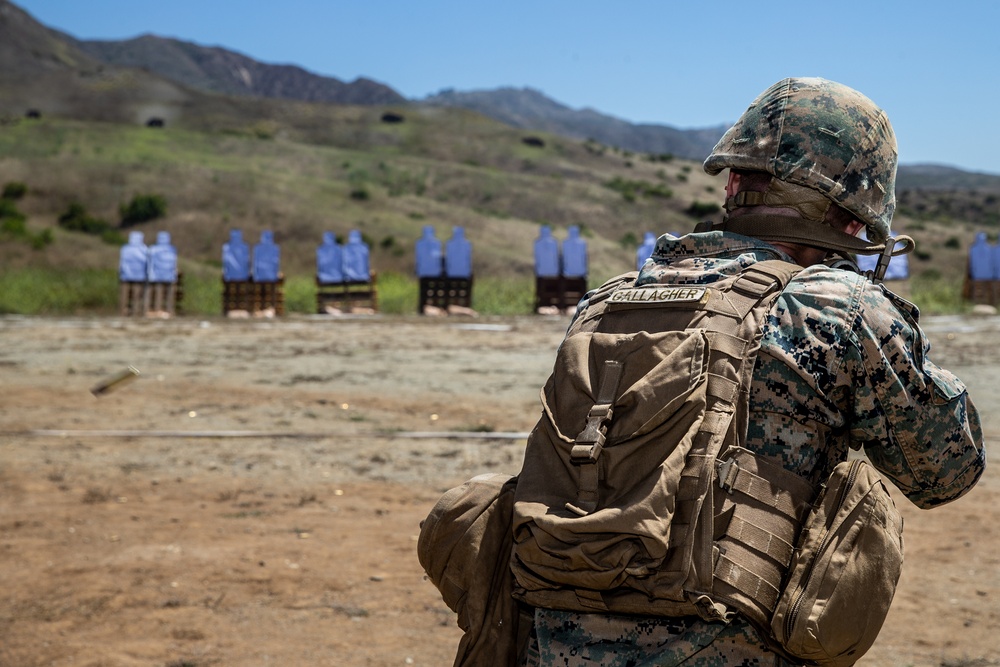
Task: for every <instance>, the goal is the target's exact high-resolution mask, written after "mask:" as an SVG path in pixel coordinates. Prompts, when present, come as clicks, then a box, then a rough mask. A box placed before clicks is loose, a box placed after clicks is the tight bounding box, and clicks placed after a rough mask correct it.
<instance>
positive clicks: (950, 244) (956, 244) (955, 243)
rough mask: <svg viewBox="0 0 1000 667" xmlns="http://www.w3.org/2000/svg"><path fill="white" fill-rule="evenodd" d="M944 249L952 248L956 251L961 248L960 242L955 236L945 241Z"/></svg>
mask: <svg viewBox="0 0 1000 667" xmlns="http://www.w3.org/2000/svg"><path fill="white" fill-rule="evenodd" d="M944 247H945V248H953V249H956V250H957V249H958V248H961V247H962V242H961V241H960V240H959V239H958V237H957V236H952V237H951V238H949V239H948V240H947V241H945V242H944Z"/></svg>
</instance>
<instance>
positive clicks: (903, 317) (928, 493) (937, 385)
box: [847, 283, 986, 508]
mask: <svg viewBox="0 0 1000 667" xmlns="http://www.w3.org/2000/svg"><path fill="white" fill-rule="evenodd" d="M857 304H858V306H857V311H856V314H855V316H854V317H853V319H852V321H853V327H852V331H851V334H850V336H851V343H850V347H851V348H852V350H851V352H850V353H849V356H851V357H854V362H853V363H851V362H850V361H848V363H847V370H848V372H849V373H850V374H851V380H852V383H853V386H854V388H855V390H854V406H853V408H854V411H855V414H854V419H853V420H852V431H851V436H852V440H853V441H855V442H856V443H858V442H860V443H863V444H864V446H865V452H866V454H867V455H868V457H869V459H871V461H872V463H874V464H875V466H876V467H877V468H878V469H879V470H880V471H881V472H882V473H883V474H885V475H886V476H887V477H888V478H890V479H891V480H892V481H893V483H894V484H895V485H896V486H897V487H899V489H900V490H901V491H902V492H903V493H904V494H905V495H906V497H907V498H909V499H910V500H911V501H912V502H913V503H914V504H916V505H917V506H919V507H922V508H930V507H934V506H937V505H941V504H943V503H946V502H949V501H951V500H955V499H956V498H959V497H960V496H962V495H963V494H965V492H966V491H968V490H969V489H970V488H972V486H973V485H974V484H975V483H976V481H978V479H979V477H980V476H981V475H982V473H983V469H984V468H985V466H986V450H985V448H984V446H983V433H982V426H981V423H980V420H979V413H978V412H977V411H976V408H975V406H974V405H973V403H972V400H971V399H970V398H969V395H968V392H967V391H966V388H965V385H964V384H963V383H962V381H961V380H959V379H958V378H957V377H956V376H955V375H954V374H952V373H951V372H949V371H947V370H945V369H943V368H941V367H939V366H937V365H936V364H935V363H934V362H932V361H931V360H930V359H929V358H928V356H927V354H928V351H929V349H930V345H929V343H928V342H927V340H926V338H925V337H924V334H923V332H922V331H921V330H920V326H919V324H918V322H917V311H916V309H915V308H913V307H912V306H911V305H910V304H908V303H907V302H905V301H903V300H902V299H899V298H898V297H896V296H895V295H893V294H892V293H891V292H888V291H883V290H882V289H881V288H880V287H876V286H874V285H871V284H870V283H866V284H865V285H862V293H861V295H860V299H859V300H858V302H857Z"/></svg>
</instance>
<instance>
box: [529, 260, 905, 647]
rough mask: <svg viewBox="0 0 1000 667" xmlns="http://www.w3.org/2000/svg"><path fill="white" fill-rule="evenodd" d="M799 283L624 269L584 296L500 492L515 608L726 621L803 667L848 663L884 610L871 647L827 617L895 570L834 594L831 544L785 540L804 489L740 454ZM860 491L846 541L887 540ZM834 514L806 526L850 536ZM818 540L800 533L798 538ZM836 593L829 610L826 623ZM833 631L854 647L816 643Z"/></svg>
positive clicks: (778, 276) (754, 272)
mask: <svg viewBox="0 0 1000 667" xmlns="http://www.w3.org/2000/svg"><path fill="white" fill-rule="evenodd" d="M799 270H800V267H798V266H795V265H792V264H788V263H785V262H780V261H766V262H759V263H756V264H754V265H752V266H751V267H749V268H747V269H746V270H744V271H743V272H742V273H741V274H740V275H737V276H732V277H729V278H726V279H724V280H721V281H719V282H716V283H713V284H710V285H662V284H652V285H644V286H641V287H636V286H635V284H634V281H635V274H634V273H632V274H626V275H624V276H621V277H619V278H617V279H615V280H612V281H610V282H609V283H607V284H606V285H605V286H603V287H602V288H601V289H600V290H598V291H597V292H596V293H595V294H594V295H593V296H592V298H591V300H590V303H589V305H588V308H587V309H586V310H585V311H584V313H583V316H582V317H581V318H580V319H578V320H577V321H575V322H574V323H573V325H572V326H571V327H570V330H569V332H568V333H567V336H566V338H565V340H564V341H563V343H562V345H561V346H560V348H559V351H558V353H557V359H556V363H555V368H554V370H553V373H552V375H551V376H550V377H549V379H548V381H547V382H546V385H545V387H544V388H543V389H542V392H541V398H542V406H543V414H542V417H541V418H540V419H539V421H538V423H537V425H536V426H535V428H534V430H533V431H532V433H531V435H530V436H529V439H528V446H527V449H526V452H525V461H524V466H523V468H522V470H521V472H520V474H519V477H518V481H517V487H516V490H515V491H514V507H513V533H514V544H513V549H512V553H511V560H510V564H511V570H512V572H513V575H514V596H515V597H516V598H517V599H519V600H521V601H523V602H525V603H527V604H530V605H535V606H541V607H545V608H554V609H565V610H571V611H579V612H607V613H623V614H641V615H662V616H688V615H698V616H701V617H702V618H704V619H706V620H709V621H728V620H730V619H732V618H733V616H734V615H735V614H736V613H737V612H739V613H742V614H743V615H744V616H745V617H746V618H747V619H749V620H750V621H751V622H752V623H753V624H754V625H755V627H757V628H758V630H759V631H760V634H761V635H762V637H763V638H764V640H765V641H767V642H768V643H769V644H771V645H772V646H773V647H774V648H775V649H776V650H779V651H781V652H782V653H784V654H786V655H789V656H791V657H794V658H796V659H797V660H805V661H808V662H813V663H815V664H826V665H831V666H840V665H849V664H852V663H853V662H854V661H855V660H857V658H858V657H860V655H861V654H862V653H864V651H865V650H867V648H868V647H869V646H870V645H871V642H872V641H874V637H875V635H877V633H878V629H879V628H880V627H881V621H882V619H883V618H884V610H885V609H887V607H888V601H885V603H884V608H885V609H882V611H881V612H876V613H874V614H868V615H866V616H865V618H866V622H868V623H869V624H870V626H871V625H873V626H874V633H872V631H871V629H870V627H869V628H868V629H867V630H862V631H861V635H862V636H858V631H857V630H858V629H857V628H847V626H848V625H850V622H847V623H846V624H843V623H842V621H843V620H844V619H843V618H841V617H842V613H844V612H846V613H848V614H850V613H851V611H850V609H851V605H854V606H855V607H856V606H858V605H861V606H865V604H866V602H867V600H866V598H867V592H866V590H865V588H866V587H868V586H870V585H872V584H871V582H870V581H866V580H865V579H864V577H869V579H871V578H873V577H874V578H875V579H880V580H881V581H883V582H889V583H887V584H884V585H882V586H881V587H880V588H879V590H880V592H882V593H884V592H885V589H886V588H888V589H889V590H888V600H891V597H892V589H894V587H895V583H896V580H897V578H898V575H899V569H898V567H896V568H895V571H894V572H893V568H892V567H890V568H889V571H888V572H887V573H883V572H872V571H870V570H859V571H855V572H848V575H851V576H853V575H860V579H858V578H855V579H851V578H850V576H848V577H847V578H845V579H842V580H840V581H838V579H841V575H842V574H844V571H843V569H842V568H841V570H838V566H837V565H836V563H841V562H842V561H843V560H844V558H845V555H844V553H839V552H838V555H835V556H831V555H830V553H829V552H830V551H835V550H838V549H840V548H841V545H840V544H839V543H838V541H836V540H830V541H827V542H826V543H825V544H823V545H813V546H809V545H808V544H807V543H800V533H802V532H803V531H802V527H803V525H804V523H805V521H806V519H807V516H808V515H809V514H810V511H811V510H812V504H813V502H814V500H816V499H817V491H818V490H817V489H814V488H813V487H812V486H811V485H809V484H808V483H806V482H805V481H804V480H803V479H801V478H799V477H798V476H796V475H794V474H793V473H791V472H789V471H786V470H785V469H784V468H782V467H780V466H777V465H773V464H770V463H768V462H766V461H765V460H763V459H760V458H758V457H757V456H755V455H754V454H753V453H752V452H750V451H748V450H746V449H744V448H743V446H742V445H743V439H744V437H745V434H746V431H747V414H748V398H749V386H750V380H751V377H752V373H753V368H754V361H755V359H756V355H757V351H758V350H759V347H760V339H761V330H762V325H763V322H764V318H765V317H766V316H767V313H768V311H769V309H770V306H771V304H772V303H773V301H774V299H775V298H776V297H777V295H778V294H779V293H780V292H781V290H782V289H783V288H784V286H785V285H786V284H787V283H788V281H789V280H790V279H791V278H792V276H794V275H795V274H796V273H797V272H798V271H799ZM871 474H873V475H874V476H875V478H877V473H874V471H871ZM864 479H865V480H866V483H865V485H864V486H865V490H866V494H867V496H868V498H869V500H868V501H861V502H862V504H864V502H867V503H868V504H869V505H872V506H877V507H878V512H879V513H880V514H879V516H880V517H881V522H879V521H868V520H867V519H863V520H862V522H863V523H864V521H867V528H865V527H862V528H861V529H860V531H861V532H865V531H868V532H872V531H874V532H878V533H879V534H880V538H882V539H883V542H886V541H887V542H889V543H892V542H893V540H894V539H895V538H894V537H893V536H891V535H890V536H889V537H888V538H885V535H886V534H887V532H886V531H885V530H884V527H885V526H886V525H890V524H891V525H895V523H894V519H893V518H892V517H891V516H889V515H891V514H892V513H894V512H895V508H894V506H892V501H891V500H890V499H889V498H888V495H887V494H886V495H884V496H880V495H879V490H880V489H881V491H882V492H884V491H885V489H884V487H882V486H881V482H879V483H878V485H875V484H874V483H873V482H872V478H871V477H870V476H868V475H865V476H864ZM827 498H828V495H827V494H823V495H822V496H820V497H819V500H818V501H817V502H818V503H819V504H820V505H819V506H820V507H823V503H824V502H825V503H826V504H829V503H830V502H834V501H835V500H838V501H839V500H843V498H839V496H838V498H835V499H834V500H830V501H828V500H826V499H827ZM886 501H888V502H887V503H886ZM845 512H846V514H851V513H850V512H849V511H846V510H845V511H840V510H836V511H834V510H830V511H828V512H826V513H824V515H823V516H822V517H820V518H819V519H816V518H815V515H816V514H817V512H812V514H813V517H814V518H813V522H814V523H815V522H817V521H818V522H820V523H825V524H829V523H830V522H831V521H834V520H835V517H837V516H839V517H840V518H839V521H841V522H845V521H846V522H847V523H850V521H851V519H849V518H846V515H845ZM870 515H871V512H869V516H870ZM852 516H854V517H855V519H857V518H858V516H859V515H858V513H854V514H853V515H852ZM895 516H896V517H897V518H898V515H895ZM886 517H888V518H886ZM824 530H826V531H827V532H829V531H830V530H832V531H834V532H836V531H838V530H839V531H841V532H842V533H844V534H846V533H847V532H851V531H853V533H854V534H855V535H856V534H857V533H858V532H859V529H858V528H857V527H854V528H850V527H843V526H841V527H840V528H826V529H824ZM900 530H901V525H900ZM820 532H823V531H821V529H820V528H815V529H810V530H809V531H807V533H806V535H805V536H804V539H805V538H810V537H811V538H813V539H814V540H815V539H817V538H816V536H817V535H819V534H820ZM896 537H898V539H896V543H897V544H898V549H897V555H898V560H899V562H900V563H901V556H902V542H901V536H898V535H897V536H896ZM804 544H805V548H804ZM850 548H853V547H850ZM824 550H825V552H826V553H825V555H818V553H819V552H822V551H824ZM847 556H848V557H849V556H850V553H849V552H848V554H847ZM880 557H881V556H880ZM817 558H818V559H819V560H821V561H822V562H823V564H822V565H816V563H817V562H818V561H817ZM831 562H832V563H834V567H833V568H832V569H828V568H827V565H829V564H830V563H831ZM793 567H794V569H795V571H796V572H798V575H796V576H795V577H793V580H792V582H791V583H793V584H794V587H795V588H796V590H795V591H791V592H790V591H786V590H785V589H786V586H785V584H786V582H787V580H788V574H789V571H790V570H791V569H792V568H793ZM847 569H850V568H849V567H848V568H847ZM838 585H839V586H842V587H843V588H841V589H838V590H840V591H841V594H840V596H839V598H838V599H837V606H836V613H829V609H830V607H829V606H828V604H829V602H830V600H832V599H833V598H834V597H836V596H834V595H833V594H832V592H831V591H832V590H833V589H834V588H836V587H837V586H838ZM799 589H804V590H806V591H808V592H799ZM783 591H784V592H785V595H784V597H782V593H783ZM883 597H884V595H883ZM779 600H781V602H782V605H783V606H782V607H781V611H780V613H781V616H780V617H779V618H778V619H776V620H775V623H776V626H775V627H776V628H777V629H778V630H780V631H778V632H775V631H773V630H772V619H774V618H775V610H776V609H777V608H778V607H779ZM845 600H846V603H845ZM844 604H846V606H844ZM879 605H882V602H880V603H879ZM879 605H877V606H879ZM825 607H826V608H827V613H826V618H825V620H823V623H824V624H825V628H826V632H827V636H824V638H823V639H822V640H821V641H820V640H817V639H816V636H815V635H816V628H815V625H816V622H817V619H818V618H820V617H821V616H823V614H824V608H825ZM880 614H881V615H880ZM838 624H839V625H838ZM844 632H848V633H853V634H851V635H850V637H841V638H840V639H838V640H836V641H831V640H830V636H840V635H842V634H844ZM866 633H867V634H866ZM817 644H820V645H819V646H817Z"/></svg>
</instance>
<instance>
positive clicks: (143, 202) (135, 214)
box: [119, 195, 167, 227]
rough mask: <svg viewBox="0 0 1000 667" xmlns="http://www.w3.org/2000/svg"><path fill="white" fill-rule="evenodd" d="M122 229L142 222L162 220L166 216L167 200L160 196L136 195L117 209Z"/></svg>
mask: <svg viewBox="0 0 1000 667" xmlns="http://www.w3.org/2000/svg"><path fill="white" fill-rule="evenodd" d="M119 211H120V212H121V216H122V222H121V226H122V227H131V226H132V225H138V224H139V223H142V222H149V221H150V220H156V219H157V218H162V217H163V216H165V215H166V214H167V200H166V199H164V198H163V197H162V196H161V195H136V196H135V197H132V201H130V202H129V203H128V204H122V205H121V207H120V208H119Z"/></svg>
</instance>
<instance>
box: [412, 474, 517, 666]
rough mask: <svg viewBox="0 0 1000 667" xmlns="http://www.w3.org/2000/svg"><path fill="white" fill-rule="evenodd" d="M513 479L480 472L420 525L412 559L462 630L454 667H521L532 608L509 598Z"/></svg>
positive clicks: (444, 498)
mask: <svg viewBox="0 0 1000 667" xmlns="http://www.w3.org/2000/svg"><path fill="white" fill-rule="evenodd" d="M516 484H517V478H516V477H511V476H510V475H503V474H499V473H488V474H485V475H479V476H477V477H473V478H472V479H470V480H468V481H467V482H465V483H464V484H462V485H461V486H457V487H455V488H453V489H451V490H449V491H448V492H446V493H445V494H444V495H443V496H441V498H440V499H439V500H438V502H437V503H436V504H435V505H434V507H433V509H432V510H431V511H430V513H429V514H428V516H427V518H426V519H424V520H423V521H421V522H420V536H419V538H418V541H417V558H418V560H419V561H420V564H421V566H423V568H424V571H425V572H426V573H427V578H428V579H430V581H431V583H433V584H434V586H436V587H437V589H438V590H439V591H440V592H441V597H442V599H443V600H444V602H445V604H447V605H448V607H449V608H451V610H452V611H454V612H456V613H457V615H458V619H457V620H458V626H459V627H460V628H461V629H462V630H463V632H464V634H463V636H462V639H461V641H460V642H459V646H458V651H457V653H456V657H455V663H454V664H455V667H493V666H494V665H515V664H520V657H521V655H522V654H523V651H524V649H525V647H526V646H527V641H528V632H529V631H530V629H531V625H532V619H533V612H532V610H531V609H530V608H529V607H527V606H526V605H523V604H521V603H519V602H518V601H517V600H515V599H514V598H513V597H512V596H511V593H512V588H513V576H512V575H511V572H510V569H509V566H508V563H509V559H510V550H511V541H512V536H511V531H510V521H511V512H512V510H513V504H514V487H515V486H516Z"/></svg>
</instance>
